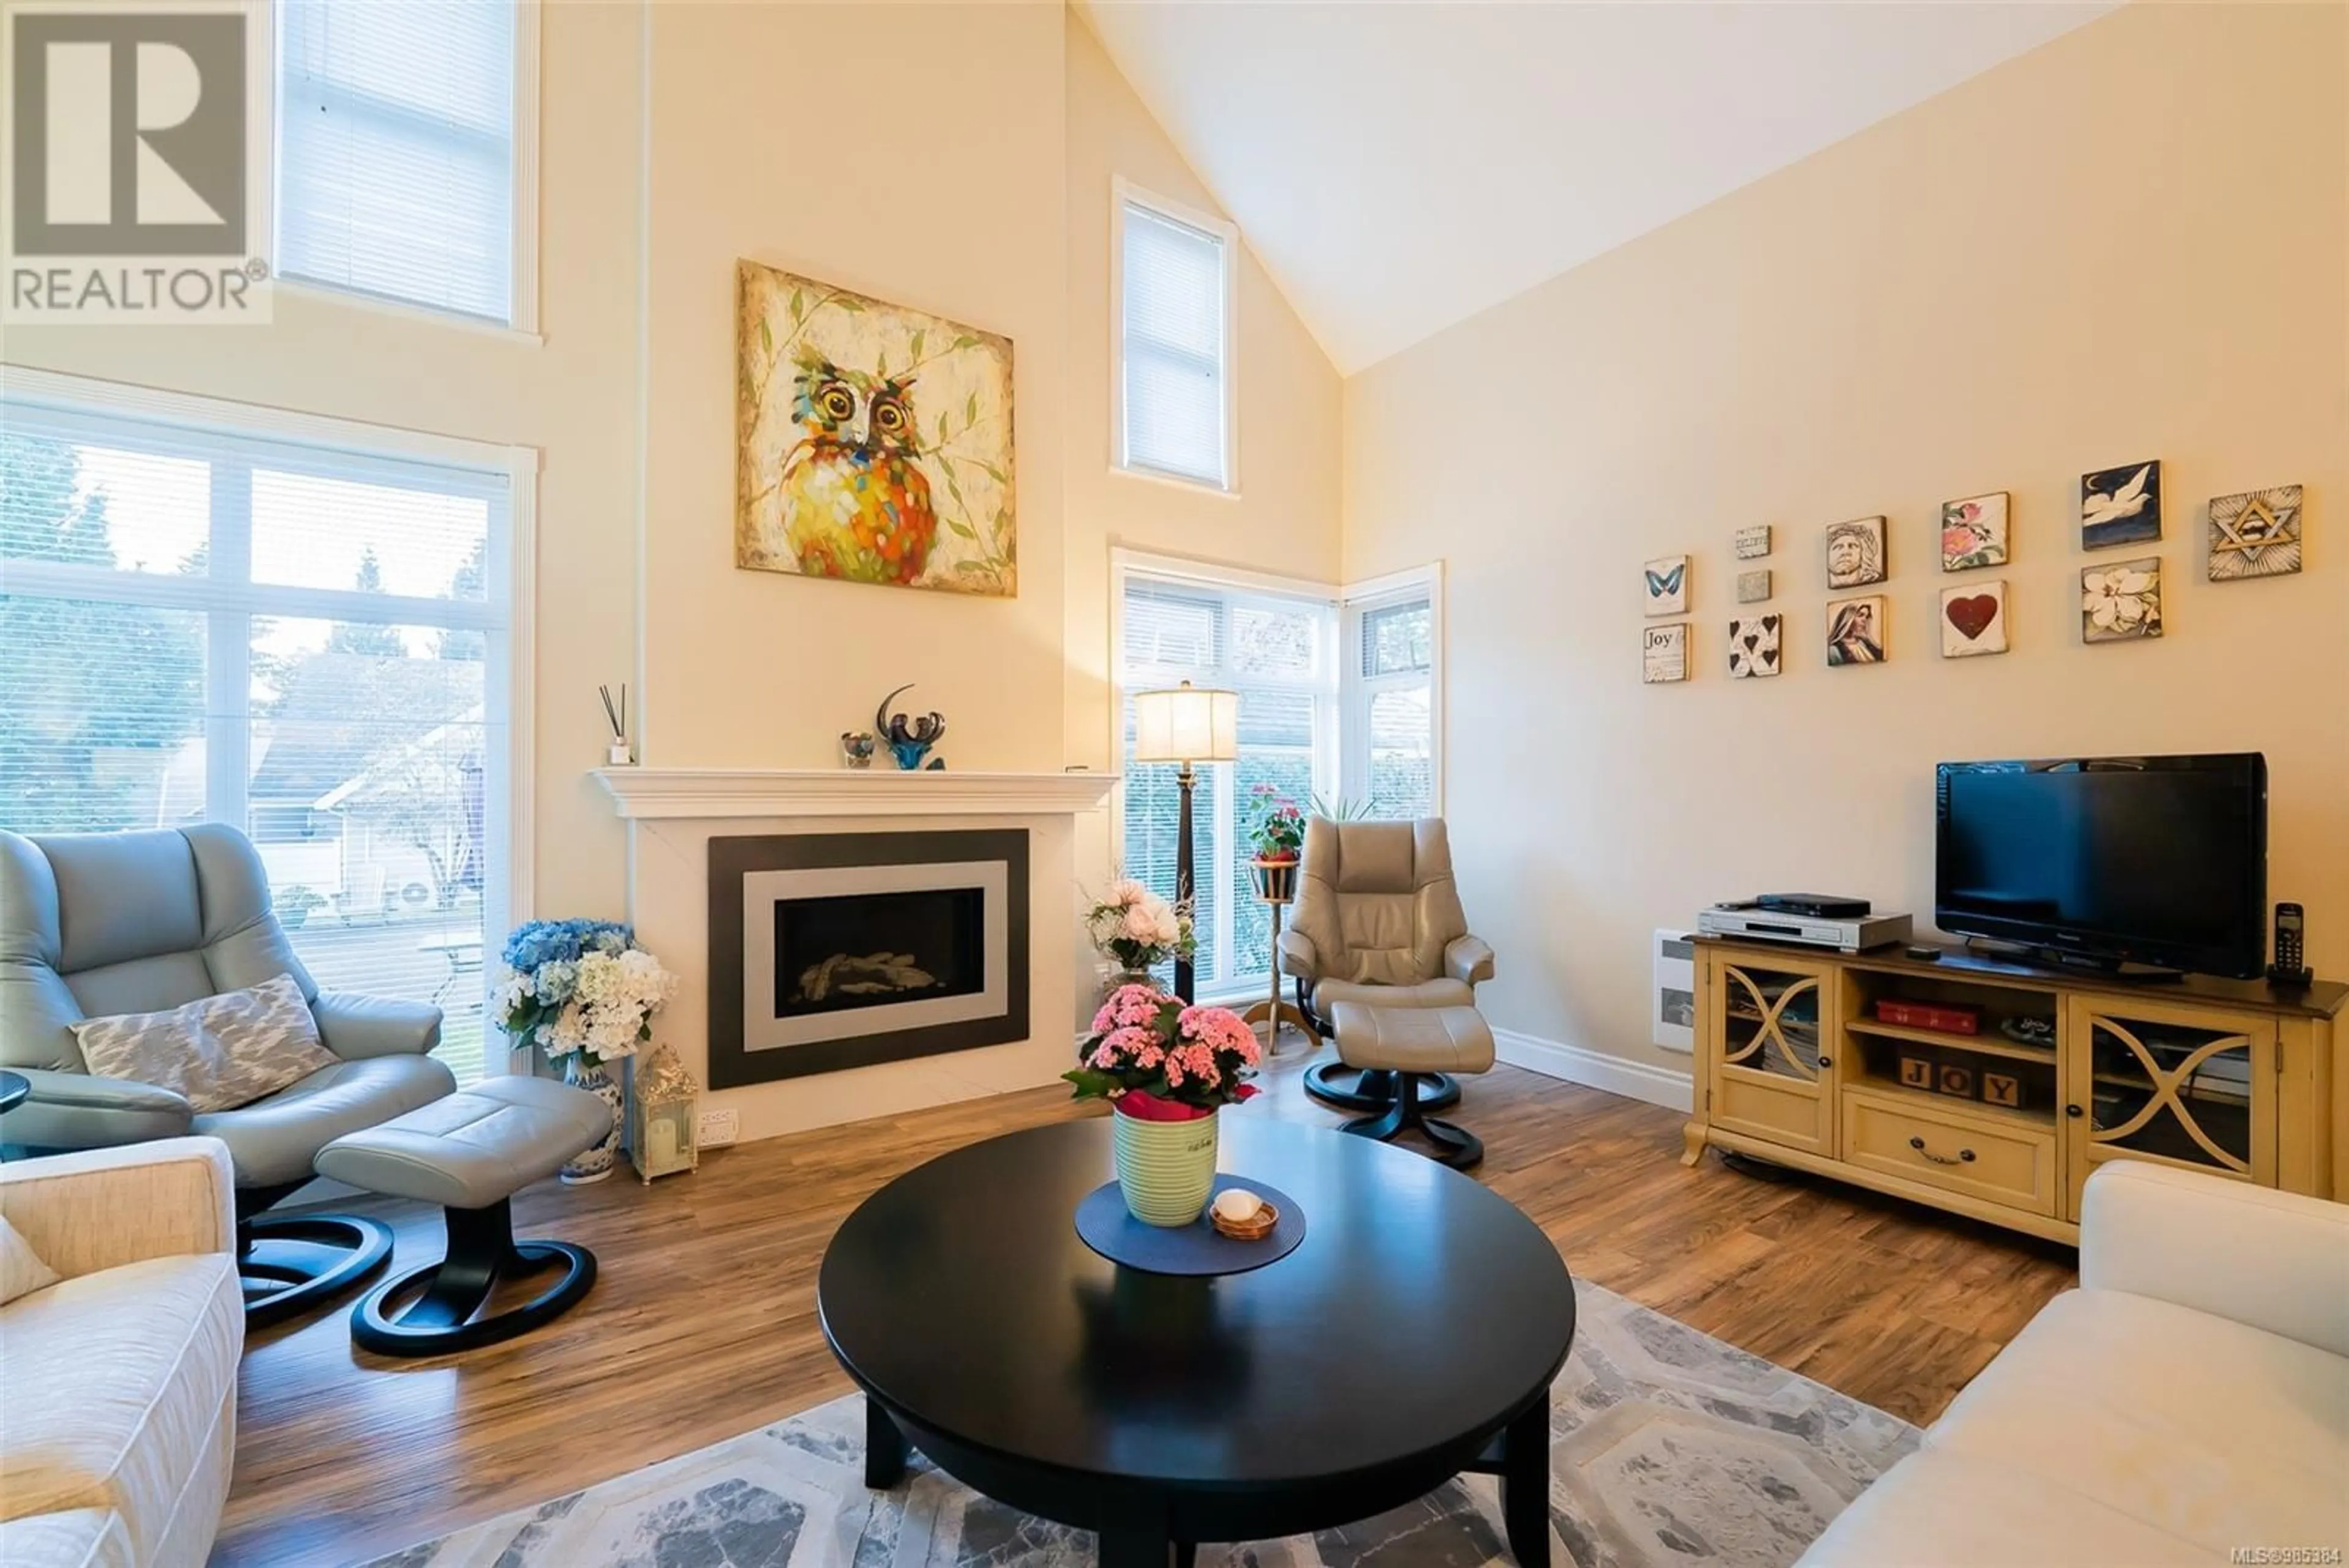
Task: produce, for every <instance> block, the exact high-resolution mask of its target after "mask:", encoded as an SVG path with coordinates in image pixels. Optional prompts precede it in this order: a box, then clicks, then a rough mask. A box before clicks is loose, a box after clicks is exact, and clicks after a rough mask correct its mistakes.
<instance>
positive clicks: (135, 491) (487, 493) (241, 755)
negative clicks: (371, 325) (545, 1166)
mask: <svg viewBox="0 0 2349 1568" xmlns="http://www.w3.org/2000/svg"><path fill="white" fill-rule="evenodd" d="M509 510H510V498H509V495H508V493H507V482H506V479H505V476H504V475H503V474H502V473H493V472H484V471H476V470H471V469H460V468H453V467H445V466H441V465H440V464H436V463H430V462H415V461H411V460H409V459H406V458H394V457H389V456H387V455H385V454H382V453H378V452H363V451H359V450H348V451H344V450H336V449H329V448H322V447H319V446H316V445H314V444H309V443H307V442H305V443H304V444H300V445H295V444H293V443H285V442H278V441H270V440H265V439H260V438H255V437H252V436H248V435H242V434H239V435H229V434H224V433H217V432H211V431H201V430H196V429H193V428H191V427H186V426H181V425H169V424H162V423H159V422H150V421H145V420H130V419H121V418H117V417H114V416H111V415H106V414H100V413H97V412H93V411H86V410H68V409H62V408H57V407H51V406H47V405H41V406H35V405H31V404H19V403H16V402H15V401H7V402H0V667H5V669H7V670H8V671H9V678H8V679H7V680H5V681H0V736H5V737H6V742H5V744H0V826H7V827H9V828H12V829H15V830H16V831H19V832H27V833H60V832H109V831H113V830H117V829H122V828H134V827H174V826H184V825H186V824H190V823H194V822H202V821H215V822H228V823H233V824H234V825H236V826H239V827H241V828H243V830H244V831H245V832H246V833H247V834H248V835H249V836H251V837H252V838H253V840H254V844H255V846H256V847H257V848H258V850H259V851H260V855H261V858H262V863H263V865H264V867H265V868H266V869H267V871H268V875H269V881H270V887H271V890H272V893H273V896H274V899H275V904H276V909H277V913H278V918H279V919H280V921H281V923H283V924H284V925H285V927H286V929H287V934H288V936H289V937H290V939H291V940H292V942H293V944H294V949H295V951H296V952H297V953H299V954H300V955H301V957H302V960H303V962H304V964H305V966H306V967H307V968H308V969H309V970H310V971H311V972H312V973H313V974H314V975H315V976H316V979H317V981H318V982H319V984H321V985H323V986H326V987H327V988H328V989H330V990H340V991H357V992H377V993H380V994H388V995H394V996H405V997H410V998H413V999H415V1000H418V1001H428V1002H437V1003H438V1004H440V1006H441V1007H442V1008H443V1009H444V1010H445V1012H446V1014H447V1017H446V1020H445V1023H444V1025H443V1033H442V1042H443V1044H442V1045H441V1048H440V1054H441V1056H442V1058H443V1059H444V1060H446V1061H447V1062H448V1063H449V1064H450V1067H451V1068H452V1070H454V1071H455V1072H456V1073H457V1074H458V1075H459V1076H460V1078H465V1079H471V1078H472V1077H475V1076H478V1075H480V1074H481V1072H482V1071H483V1070H484V1067H485V1065H486V1063H487V1060H488V1057H487V1049H486V1048H487V1044H488V1029H487V1027H486V1019H485V1016H484V1002H485V1001H486V995H485V991H486V984H487V976H486V973H485V969H486V966H485V964H484V955H485V954H486V953H487V952H489V951H490V950H491V949H492V944H493V943H494V940H496V939H497V937H499V936H501V935H502V932H503V930H504V929H505V924H506V911H507V909H508V897H509V893H508V889H507V888H506V887H505V867H507V866H508V865H509V864H510V857H509V855H508V853H507V846H508V844H509V842H510V835H511V832H512V789H511V783H510V778H509V774H510V771H511V770H510V765H509V762H508V758H509V755H510V753H509V749H508V748H509V740H508V737H509V733H510V726H509V720H508V710H509V706H510V696H509V693H510V691H511V680H510V670H511V667H512V658H511V650H510V649H509V646H508V628H509V625H510V623H511V618H512V607H511V598H510V594H509V592H508V588H507V584H508V582H509V581H510V574H509V572H508V571H507V569H506V566H505V562H506V558H507V553H508V539H509V534H510V530H509Z"/></svg>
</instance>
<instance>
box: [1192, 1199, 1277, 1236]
mask: <svg viewBox="0 0 2349 1568" xmlns="http://www.w3.org/2000/svg"><path fill="white" fill-rule="evenodd" d="M1207 1220H1208V1223H1210V1224H1212V1225H1214V1226H1215V1228H1216V1231H1218V1232H1220V1233H1221V1234H1223V1235H1226V1236H1229V1237H1230V1238H1231V1239H1232V1240H1233V1241H1263V1240H1264V1239H1265V1238H1266V1237H1267V1236H1269V1235H1271V1234H1272V1228H1273V1227H1274V1226H1275V1225H1278V1224H1279V1223H1280V1210H1278V1209H1275V1208H1274V1207H1273V1206H1272V1205H1271V1204H1269V1203H1268V1204H1266V1205H1265V1206H1264V1207H1263V1208H1261V1209H1259V1210H1257V1211H1256V1217H1255V1218H1254V1219H1251V1220H1226V1219H1225V1218H1224V1217H1223V1216H1222V1215H1220V1214H1218V1213H1216V1211H1215V1210H1214V1209H1213V1208H1212V1207H1211V1208H1209V1209H1208V1210H1207Z"/></svg>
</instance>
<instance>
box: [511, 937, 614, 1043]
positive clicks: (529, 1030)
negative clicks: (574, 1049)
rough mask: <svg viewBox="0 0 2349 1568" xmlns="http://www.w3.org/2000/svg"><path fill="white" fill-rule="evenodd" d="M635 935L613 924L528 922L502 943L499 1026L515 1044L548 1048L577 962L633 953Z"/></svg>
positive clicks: (573, 988) (575, 981) (574, 988)
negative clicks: (503, 965) (502, 966)
mask: <svg viewBox="0 0 2349 1568" xmlns="http://www.w3.org/2000/svg"><path fill="white" fill-rule="evenodd" d="M635 949H636V932H635V931H633V930H632V929H629V928H628V927H626V926H625V925H622V924H621V923H620V922H619V921H617V920H533V921H531V922H530V923H529V924H528V925H526V926H521V927H518V928H516V929H515V930H514V932H513V934H512V936H509V937H508V938H506V945H505V948H504V950H503V951H502V952H501V953H500V954H499V957H500V958H501V959H502V960H503V961H504V963H505V972H504V974H503V975H502V977H501V978H502V984H501V985H500V987H499V990H498V993H497V1003H498V1023H499V1024H500V1026H501V1027H502V1028H503V1029H504V1030H505V1032H506V1033H507V1034H508V1035H510V1036H511V1037H512V1040H513V1042H514V1044H517V1045H528V1044H533V1042H534V1043H536V1044H541V1045H546V1046H549V1047H553V1046H554V1044H555V1042H554V1025H555V1023H556V1021H557V1020H558V1019H560V1018H561V1017H562V1015H563V1011H564V1007H565V1006H566V1005H567V1004H569V1003H570V1002H572V1000H573V999H574V996H575V995H576V994H577V992H578V989H579V961H580V960H581V959H583V958H585V957H586V956H587V955H588V954H590V953H598V954H604V955H606V956H612V957H616V956H618V955H619V954H621V953H625V952H629V951H632V950H635Z"/></svg>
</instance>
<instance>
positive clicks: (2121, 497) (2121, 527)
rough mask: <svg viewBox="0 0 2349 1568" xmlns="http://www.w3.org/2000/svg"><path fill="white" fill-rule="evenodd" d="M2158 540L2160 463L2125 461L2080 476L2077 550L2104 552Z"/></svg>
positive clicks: (2159, 522)
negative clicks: (2121, 546)
mask: <svg viewBox="0 0 2349 1568" xmlns="http://www.w3.org/2000/svg"><path fill="white" fill-rule="evenodd" d="M2160 537H2161V464H2160V463H2158V462H2125V463H2123V464H2121V466H2120V467H2118V468H2105V469H2099V470H2097V471H2096V472H2094V473H2084V474H2082V475H2081V476H2080V547H2081V548H2082V549H2085V550H2106V549H2110V548H2111V547H2112V546H2114V545H2141V544H2144V543H2145V542H2146V541H2147V540H2149V539H2158V538H2160Z"/></svg>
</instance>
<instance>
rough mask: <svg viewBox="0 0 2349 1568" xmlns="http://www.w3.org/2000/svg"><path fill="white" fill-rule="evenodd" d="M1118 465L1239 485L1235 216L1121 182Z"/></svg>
mask: <svg viewBox="0 0 2349 1568" xmlns="http://www.w3.org/2000/svg"><path fill="white" fill-rule="evenodd" d="M1117 211H1118V240H1117V245H1118V300H1117V306H1116V310H1117V320H1118V366H1117V393H1118V397H1117V406H1118V421H1117V422H1118V431H1117V441H1118V458H1117V462H1118V466H1119V467H1121V468H1124V469H1128V470H1131V471H1133V472H1140V473H1150V474H1157V475H1161V476H1165V477H1172V478H1176V479H1185V480H1192V481H1195V482H1196V483H1201V484H1208V485H1213V486H1214V487H1215V488H1216V489H1218V490H1229V489H1231V488H1232V487H1233V486H1232V451H1231V448H1232V434H1231V432H1232V425H1233V419H1232V406H1231V403H1232V395H1233V393H1232V385H1231V374H1230V372H1231V352H1230V348H1231V341H1232V337H1231V314H1232V301H1231V278H1232V264H1233V247H1234V246H1235V245H1236V244H1237V235H1236V234H1235V231H1234V230H1233V229H1232V228H1231V226H1230V225H1229V224H1227V223H1218V222H1216V221H1215V220H1212V219H1208V218H1206V217H1205V216H1204V215H1198V214H1183V213H1176V212H1174V211H1173V210H1171V209H1170V208H1169V207H1168V206H1166V205H1165V204H1164V203H1159V202H1154V201H1150V200H1146V199H1144V198H1143V197H1141V196H1139V195H1137V194H1135V193H1133V192H1131V191H1128V190H1126V189H1124V188H1123V186H1121V187H1120V189H1119V192H1118V209H1117Z"/></svg>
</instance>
